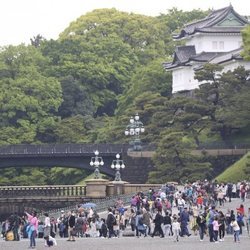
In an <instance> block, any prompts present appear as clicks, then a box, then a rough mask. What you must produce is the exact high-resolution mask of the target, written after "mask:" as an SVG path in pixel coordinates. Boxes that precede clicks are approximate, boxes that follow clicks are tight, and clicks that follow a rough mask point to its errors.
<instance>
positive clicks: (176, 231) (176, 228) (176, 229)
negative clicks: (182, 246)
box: [172, 215, 181, 241]
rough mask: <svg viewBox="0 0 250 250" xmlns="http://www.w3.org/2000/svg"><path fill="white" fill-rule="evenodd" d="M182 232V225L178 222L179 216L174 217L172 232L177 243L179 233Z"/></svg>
mask: <svg viewBox="0 0 250 250" xmlns="http://www.w3.org/2000/svg"><path fill="white" fill-rule="evenodd" d="M180 230H181V225H180V223H179V222H178V220H177V216H176V215H174V216H173V223H172V231H173V236H174V239H175V240H176V241H179V233H180Z"/></svg>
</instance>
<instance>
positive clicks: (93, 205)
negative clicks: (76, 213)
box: [81, 202, 96, 208]
mask: <svg viewBox="0 0 250 250" xmlns="http://www.w3.org/2000/svg"><path fill="white" fill-rule="evenodd" d="M81 207H83V208H91V207H92V208H95V207H96V204H95V203H92V202H88V203H85V204H82V205H81Z"/></svg>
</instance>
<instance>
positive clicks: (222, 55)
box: [163, 46, 242, 70]
mask: <svg viewBox="0 0 250 250" xmlns="http://www.w3.org/2000/svg"><path fill="white" fill-rule="evenodd" d="M188 47H190V46H188ZM182 49H183V48H182ZM183 51H184V50H183ZM241 51H242V48H240V49H236V50H233V51H229V52H201V53H199V54H192V55H190V57H189V58H188V57H186V58H185V60H183V61H177V60H174V61H173V62H166V63H163V67H164V68H165V69H166V70H170V69H173V68H178V67H180V66H189V65H190V62H192V61H195V62H201V63H206V62H208V63H213V64H220V63H224V62H227V61H230V60H233V59H235V60H242V57H241V55H240V53H241ZM200 67H202V66H201V65H200V66H198V68H200Z"/></svg>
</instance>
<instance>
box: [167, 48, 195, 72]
mask: <svg viewBox="0 0 250 250" xmlns="http://www.w3.org/2000/svg"><path fill="white" fill-rule="evenodd" d="M195 55H196V51H195V46H194V45H190V46H178V47H177V48H176V50H175V53H174V58H173V61H172V62H166V63H163V67H164V68H165V69H172V68H175V67H178V66H181V65H185V63H187V62H188V61H189V59H190V57H192V56H195Z"/></svg>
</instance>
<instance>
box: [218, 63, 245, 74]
mask: <svg viewBox="0 0 250 250" xmlns="http://www.w3.org/2000/svg"><path fill="white" fill-rule="evenodd" d="M222 66H223V67H224V68H223V71H222V72H227V71H229V70H231V71H233V70H234V69H236V68H238V67H239V66H243V67H244V68H245V69H246V70H250V62H247V61H230V62H227V63H224V64H222Z"/></svg>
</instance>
